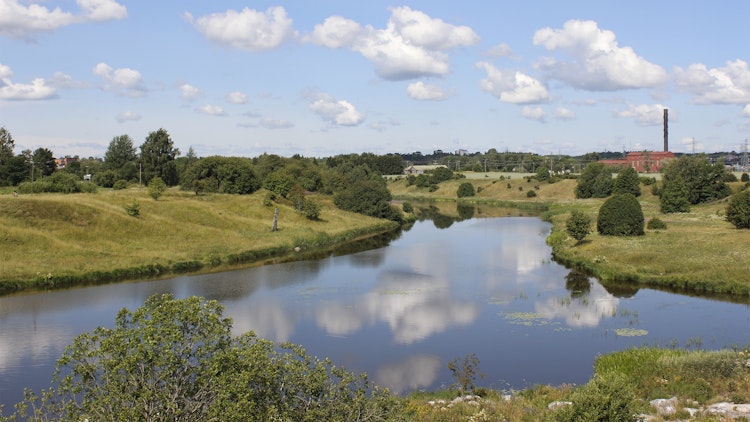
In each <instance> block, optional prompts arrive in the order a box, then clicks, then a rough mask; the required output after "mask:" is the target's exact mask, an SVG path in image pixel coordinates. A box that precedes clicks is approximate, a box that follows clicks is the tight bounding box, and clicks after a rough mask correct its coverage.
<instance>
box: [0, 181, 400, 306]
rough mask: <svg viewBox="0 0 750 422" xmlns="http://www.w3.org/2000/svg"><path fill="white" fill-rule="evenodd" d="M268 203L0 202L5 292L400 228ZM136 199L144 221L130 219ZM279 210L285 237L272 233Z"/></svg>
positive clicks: (170, 194)
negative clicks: (314, 215)
mask: <svg viewBox="0 0 750 422" xmlns="http://www.w3.org/2000/svg"><path fill="white" fill-rule="evenodd" d="M264 196H265V193H264V192H257V193H255V194H253V195H245V196H237V195H218V194H217V195H205V196H195V195H193V194H191V193H187V192H182V191H179V190H175V189H171V190H169V191H167V192H166V193H165V194H164V195H163V196H162V197H160V198H159V200H158V201H154V200H153V199H151V198H150V197H149V196H148V194H147V192H146V190H145V189H142V190H138V189H128V190H122V191H101V192H99V193H96V194H70V195H57V194H40V195H21V196H18V197H13V196H12V195H0V262H3V265H2V266H1V267H0V291H3V290H4V291H5V292H8V291H14V290H21V289H24V288H27V287H50V286H53V285H72V284H85V283H88V282H100V281H109V280H117V279H128V278H138V277H142V276H148V277H154V276H161V275H164V274H165V273H167V274H169V273H176V272H184V271H195V270H200V269H204V270H206V269H210V268H213V267H217V266H219V265H224V266H226V265H232V264H239V263H247V262H252V261H257V260H262V259H265V258H269V257H271V256H278V255H282V254H288V253H291V252H292V250H293V248H295V247H301V248H302V249H303V251H304V250H310V249H320V248H323V247H325V246H329V245H331V244H333V243H336V242H342V241H346V240H351V239H353V238H356V237H359V236H362V235H365V234H372V233H377V232H383V231H388V230H393V229H395V223H391V222H385V221H383V220H378V219H374V218H370V217H366V216H362V215H359V214H353V213H348V212H344V211H341V210H339V209H337V208H336V207H335V206H334V205H333V204H332V203H331V200H330V198H326V197H320V198H316V200H318V201H319V202H320V203H321V204H322V205H323V210H322V212H321V216H320V220H319V221H310V220H308V219H306V218H305V217H304V216H301V215H299V214H297V213H296V212H295V211H294V210H293V209H292V208H291V207H289V206H287V205H285V204H275V205H274V206H271V207H267V206H264V205H263V204H262V201H263V198H264ZM133 201H136V202H137V203H138V204H139V205H140V216H139V217H131V216H129V215H128V214H127V213H126V212H125V207H126V206H127V205H129V204H132V203H133ZM275 206H278V208H279V210H280V213H279V230H278V231H277V232H271V230H270V228H271V224H272V220H273V213H274V207H275ZM222 268H224V267H222Z"/></svg>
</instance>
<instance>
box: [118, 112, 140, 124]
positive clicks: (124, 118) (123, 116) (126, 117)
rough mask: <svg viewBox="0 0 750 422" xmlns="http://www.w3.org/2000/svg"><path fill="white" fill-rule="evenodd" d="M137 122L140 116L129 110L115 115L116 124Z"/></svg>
mask: <svg viewBox="0 0 750 422" xmlns="http://www.w3.org/2000/svg"><path fill="white" fill-rule="evenodd" d="M138 120H141V115H140V114H138V113H136V112H134V111H131V110H127V111H123V112H122V113H120V114H118V115H117V122H118V123H125V122H135V121H138Z"/></svg>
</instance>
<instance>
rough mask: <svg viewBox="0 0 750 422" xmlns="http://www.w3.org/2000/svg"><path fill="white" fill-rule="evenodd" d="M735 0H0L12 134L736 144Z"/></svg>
mask: <svg viewBox="0 0 750 422" xmlns="http://www.w3.org/2000/svg"><path fill="white" fill-rule="evenodd" d="M748 17H750V2H747V1H744V0H743V1H725V0H717V1H712V2H708V1H684V0H662V1H652V0H651V1H642V0H632V1H627V2H625V1H607V0H600V1H580V0H572V1H556V0H550V1H539V0H526V1H512V2H511V1H507V2H506V1H486V0H481V1H479V0H463V1H448V0H431V1H428V0H404V1H401V2H396V3H391V2H383V1H380V0H367V1H355V0H316V1H310V0H294V1H276V2H268V1H223V0H215V1H205V0H202V1H197V0H181V1H175V0H164V1H143V0H132V1H129V0H117V1H116V0H75V1H73V0H0V126H5V127H6V129H8V130H9V131H10V132H11V134H12V135H13V138H14V140H15V144H16V149H15V153H16V154H19V153H20V152H21V151H22V150H24V149H32V150H33V149H36V148H39V147H44V148H48V149H50V150H51V151H52V152H53V153H54V155H55V156H58V157H62V156H66V155H71V156H72V155H79V156H81V157H89V156H93V157H103V156H104V153H105V152H106V149H107V147H108V145H109V143H110V141H111V140H112V139H113V138H114V137H116V136H120V135H124V134H127V135H129V136H130V137H131V138H132V139H133V143H134V145H135V146H136V147H138V146H140V145H141V144H142V143H143V142H144V141H145V139H146V137H147V136H148V134H149V133H150V132H153V131H156V130H158V129H160V128H163V129H166V130H167V131H168V132H169V134H170V136H171V138H172V141H173V142H174V145H175V147H177V148H179V149H180V151H181V152H182V154H183V155H184V154H185V153H187V152H188V150H189V149H190V148H192V149H193V151H194V152H195V154H197V155H198V156H201V157H205V156H210V155H224V156H245V157H255V156H258V155H261V154H263V153H268V154H278V155H282V156H292V155H294V154H300V155H303V156H306V157H328V156H333V155H337V154H349V153H363V152H372V153H376V154H387V153H412V152H416V151H420V152H422V153H424V154H430V153H432V152H433V151H435V150H438V149H440V150H443V151H445V152H453V151H456V150H459V149H463V150H467V151H468V152H482V153H484V152H486V151H488V150H489V149H491V148H494V149H496V150H497V151H506V150H507V151H514V152H533V153H538V154H544V155H546V154H567V155H580V154H584V153H587V152H601V151H637V150H644V149H647V150H662V148H663V110H664V109H668V110H669V149H670V150H671V151H673V152H685V153H691V152H716V151H738V152H739V151H741V150H742V149H743V148H744V146H745V145H746V142H747V141H746V140H747V139H748V138H750V69H748V62H750V25H748V22H747V19H748Z"/></svg>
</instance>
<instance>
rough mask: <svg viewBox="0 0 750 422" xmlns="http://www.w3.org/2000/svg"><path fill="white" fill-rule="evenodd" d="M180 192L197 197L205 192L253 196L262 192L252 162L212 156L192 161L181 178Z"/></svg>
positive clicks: (237, 158) (246, 159) (236, 158)
mask: <svg viewBox="0 0 750 422" xmlns="http://www.w3.org/2000/svg"><path fill="white" fill-rule="evenodd" d="M181 189H184V190H192V191H193V192H195V194H196V195H200V194H201V193H204V192H221V193H231V194H242V195H244V194H250V193H253V192H255V191H256V190H258V189H260V181H259V180H258V178H257V177H256V176H255V171H254V170H253V165H252V160H250V159H248V158H240V157H220V156H212V157H206V158H201V159H197V158H196V159H193V160H192V162H190V163H189V164H188V166H187V168H186V169H185V172H184V173H183V174H182V179H181Z"/></svg>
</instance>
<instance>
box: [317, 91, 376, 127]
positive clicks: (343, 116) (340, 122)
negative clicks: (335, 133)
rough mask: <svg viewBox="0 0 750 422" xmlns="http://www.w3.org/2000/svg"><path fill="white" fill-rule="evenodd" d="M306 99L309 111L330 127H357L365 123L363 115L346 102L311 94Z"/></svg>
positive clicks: (320, 94) (328, 96) (323, 95)
mask: <svg viewBox="0 0 750 422" xmlns="http://www.w3.org/2000/svg"><path fill="white" fill-rule="evenodd" d="M307 98H308V100H309V101H310V104H309V106H308V107H309V108H310V111H312V112H313V113H315V114H317V115H318V116H320V118H321V119H323V120H324V121H325V122H326V123H328V124H329V125H331V126H358V125H359V124H361V123H362V122H364V121H365V115H364V114H362V113H360V112H359V111H357V109H356V108H355V107H354V106H353V105H352V104H351V103H350V102H348V101H346V100H336V99H334V98H333V97H332V96H330V95H328V94H324V93H311V94H308V95H307Z"/></svg>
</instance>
